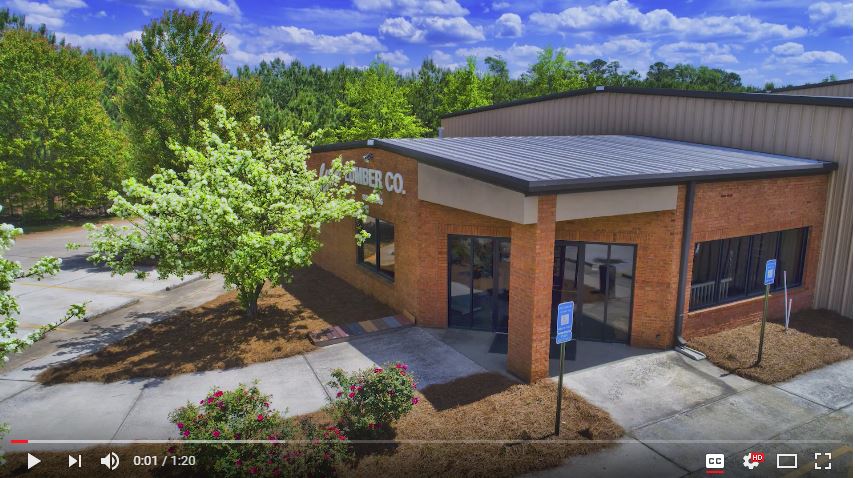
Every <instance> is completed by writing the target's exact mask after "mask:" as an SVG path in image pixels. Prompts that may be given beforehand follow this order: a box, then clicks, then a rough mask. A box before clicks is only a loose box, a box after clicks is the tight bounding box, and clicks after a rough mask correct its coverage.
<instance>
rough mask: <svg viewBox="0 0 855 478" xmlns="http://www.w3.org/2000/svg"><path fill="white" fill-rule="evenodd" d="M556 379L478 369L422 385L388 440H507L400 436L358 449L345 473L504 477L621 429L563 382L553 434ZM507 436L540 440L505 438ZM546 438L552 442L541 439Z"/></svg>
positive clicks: (593, 446)
mask: <svg viewBox="0 0 855 478" xmlns="http://www.w3.org/2000/svg"><path fill="white" fill-rule="evenodd" d="M557 387H558V385H557V383H555V382H553V381H551V380H543V381H540V382H538V383H535V384H532V385H523V384H518V383H516V382H513V381H511V380H509V379H508V378H506V377H504V376H502V375H498V374H495V373H483V374H478V375H472V376H469V377H464V378H461V379H458V380H455V381H453V382H450V383H446V384H441V385H433V386H430V387H427V388H426V389H425V390H424V391H423V393H422V395H423V396H424V398H425V401H424V402H421V403H419V404H418V405H416V406H415V407H413V411H412V412H410V413H409V414H408V415H407V416H406V417H404V418H403V419H402V420H400V421H399V422H398V424H397V426H396V427H395V432H396V434H395V439H396V440H426V441H427V440H453V441H458V440H486V441H490V440H497V441H505V440H508V441H511V442H508V443H483V442H482V443H469V444H467V443H402V444H400V445H397V446H396V447H395V448H394V449H393V450H388V451H386V452H385V453H373V454H370V455H368V456H362V457H361V458H360V460H359V462H358V464H357V466H356V467H355V469H353V470H349V471H348V472H347V473H344V474H347V475H349V476H358V477H376V476H409V477H432V476H458V477H492V478H497V477H509V476H517V475H520V474H524V473H528V472H532V471H536V470H542V469H547V468H552V467H555V466H558V465H559V464H561V463H562V462H563V461H564V460H566V459H567V458H568V457H570V456H573V455H583V454H587V453H591V452H593V451H596V450H599V449H602V448H605V447H606V446H608V445H609V444H608V443H602V442H589V441H590V440H616V439H619V438H620V437H622V436H623V429H622V428H621V427H620V426H619V425H617V424H616V423H615V422H614V421H612V419H611V417H610V416H609V414H608V413H606V412H604V411H603V410H600V409H599V408H597V407H595V406H593V405H591V404H590V403H588V402H586V401H585V400H584V399H583V398H582V397H580V396H579V395H576V394H575V393H573V392H571V391H569V390H567V389H565V390H564V396H563V398H562V400H563V401H562V415H561V421H562V428H561V436H560V437H558V438H560V439H561V440H575V441H574V442H561V441H557V440H556V437H554V436H553V432H554V428H555V400H556V392H557ZM515 440H545V441H547V442H541V443H513V441H515ZM549 442H553V443H549Z"/></svg>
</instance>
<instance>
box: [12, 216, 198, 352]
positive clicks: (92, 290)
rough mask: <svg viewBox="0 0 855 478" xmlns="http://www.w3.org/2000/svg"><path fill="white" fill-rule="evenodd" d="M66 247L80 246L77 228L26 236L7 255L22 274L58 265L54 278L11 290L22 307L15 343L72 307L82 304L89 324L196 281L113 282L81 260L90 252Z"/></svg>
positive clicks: (113, 278) (82, 233)
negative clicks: (41, 263)
mask: <svg viewBox="0 0 855 478" xmlns="http://www.w3.org/2000/svg"><path fill="white" fill-rule="evenodd" d="M69 242H74V243H78V244H85V243H86V242H87V239H86V233H85V231H84V230H83V229H82V228H80V227H68V228H61V229H58V230H55V231H46V232H38V233H34V234H26V235H24V236H21V237H19V238H18V239H17V241H16V243H15V245H14V246H13V247H12V249H11V250H10V251H9V252H8V254H6V258H7V259H10V260H16V261H18V262H20V263H21V265H22V266H23V267H25V268H26V267H29V266H31V265H32V264H33V263H35V261H37V260H38V258H40V257H43V256H53V257H59V258H60V259H62V265H61V267H60V272H59V273H58V274H56V275H54V276H49V277H46V278H44V279H42V280H35V279H22V280H19V281H17V282H15V284H14V285H13V286H12V295H13V296H15V297H16V298H17V300H18V303H19V305H20V307H21V313H20V314H19V315H18V321H19V323H20V324H19V329H18V331H17V333H16V334H15V335H16V336H17V337H24V336H26V335H27V334H29V333H31V332H33V331H35V330H36V329H37V328H38V327H41V326H43V325H47V324H49V323H51V322H55V321H57V320H59V319H61V318H62V317H63V316H65V312H66V311H67V310H68V307H69V306H71V305H72V304H81V303H86V318H87V319H93V318H96V317H99V316H102V315H104V314H107V313H109V312H111V311H114V310H118V309H121V308H124V307H127V306H129V305H132V304H135V303H137V302H139V300H140V299H141V298H144V297H150V296H151V295H152V294H156V293H158V292H161V291H164V290H167V289H172V288H175V287H177V286H179V285H183V284H186V283H188V282H191V281H194V280H197V279H198V278H199V276H198V275H192V276H188V277H185V278H183V279H179V278H176V277H170V278H166V279H163V280H159V279H157V277H156V276H155V275H152V276H150V277H149V278H146V279H145V280H139V279H136V277H134V275H133V274H129V275H126V276H113V275H111V273H110V271H109V269H107V268H105V267H98V266H95V265H93V264H91V263H89V262H88V261H87V260H86V257H87V256H88V255H89V254H91V250H90V249H88V248H86V247H81V248H80V249H77V250H74V251H68V250H66V248H65V245H66V244H67V243H69ZM148 270H152V269H151V268H148Z"/></svg>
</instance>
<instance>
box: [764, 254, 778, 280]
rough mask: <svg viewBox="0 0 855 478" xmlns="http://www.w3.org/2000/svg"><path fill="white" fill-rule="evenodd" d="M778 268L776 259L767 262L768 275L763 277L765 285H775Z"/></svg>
mask: <svg viewBox="0 0 855 478" xmlns="http://www.w3.org/2000/svg"><path fill="white" fill-rule="evenodd" d="M777 268H778V261H777V260H776V259H769V260H768V261H766V274H765V275H764V276H763V285H772V284H774V283H775V269H777Z"/></svg>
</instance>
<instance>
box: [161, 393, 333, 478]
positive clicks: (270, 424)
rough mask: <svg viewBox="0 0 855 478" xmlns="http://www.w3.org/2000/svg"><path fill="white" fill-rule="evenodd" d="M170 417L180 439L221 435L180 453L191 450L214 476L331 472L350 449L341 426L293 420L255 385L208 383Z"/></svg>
mask: <svg viewBox="0 0 855 478" xmlns="http://www.w3.org/2000/svg"><path fill="white" fill-rule="evenodd" d="M169 419H170V421H171V422H172V423H173V424H175V427H176V429H177V431H178V434H179V436H180V437H181V439H183V440H213V441H224V443H222V444H217V443H204V444H201V443H185V444H183V446H184V447H185V450H184V453H187V454H193V455H195V456H196V459H197V460H198V462H199V464H200V465H201V466H204V467H206V468H207V469H208V471H210V472H211V474H212V475H216V476H224V477H238V476H265V477H266V476H330V475H333V474H335V467H336V465H337V464H339V463H341V462H342V461H343V460H344V459H345V458H346V457H347V453H348V446H347V441H346V440H347V437H345V436H344V434H343V433H342V432H341V431H340V430H339V429H337V428H335V427H330V428H328V429H323V430H321V429H319V428H318V427H317V426H316V425H314V424H312V423H310V422H309V421H303V422H301V423H299V424H294V421H293V420H292V419H288V418H283V417H282V416H281V415H280V414H279V413H278V412H276V411H275V410H272V409H271V408H270V396H269V395H264V394H262V393H261V391H260V390H259V389H258V387H257V386H255V385H253V386H251V387H247V386H245V385H240V386H238V388H236V389H235V390H230V391H223V390H218V389H212V390H211V392H209V393H208V395H207V396H205V398H203V399H202V400H200V401H199V403H198V404H195V403H188V404H187V405H185V406H184V407H181V408H179V409H177V410H175V411H173V412H172V413H171V414H170V415H169ZM227 440H263V441H262V442H260V443H241V444H234V443H227V442H226V441H227ZM288 440H294V441H292V442H287V441H288ZM264 441H268V442H269V443H265V442H264ZM281 441H286V442H285V443H282V442H281ZM170 451H172V452H174V451H175V449H174V448H170Z"/></svg>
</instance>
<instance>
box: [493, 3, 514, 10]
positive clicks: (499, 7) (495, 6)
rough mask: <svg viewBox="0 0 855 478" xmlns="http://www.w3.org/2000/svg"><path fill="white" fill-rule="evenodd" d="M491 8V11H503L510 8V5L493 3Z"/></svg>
mask: <svg viewBox="0 0 855 478" xmlns="http://www.w3.org/2000/svg"><path fill="white" fill-rule="evenodd" d="M491 6H492V7H493V10H504V9H506V8H510V7H511V4H510V2H493V4H492V5H491Z"/></svg>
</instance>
